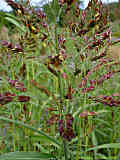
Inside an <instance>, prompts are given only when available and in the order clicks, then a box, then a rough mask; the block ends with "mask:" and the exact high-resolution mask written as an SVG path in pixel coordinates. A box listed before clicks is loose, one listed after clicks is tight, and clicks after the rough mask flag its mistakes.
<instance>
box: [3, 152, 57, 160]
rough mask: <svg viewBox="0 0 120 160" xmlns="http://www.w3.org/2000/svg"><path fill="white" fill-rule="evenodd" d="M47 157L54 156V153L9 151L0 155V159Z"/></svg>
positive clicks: (22, 159)
mask: <svg viewBox="0 0 120 160" xmlns="http://www.w3.org/2000/svg"><path fill="white" fill-rule="evenodd" d="M48 158H54V155H52V154H46V153H39V152H11V153H7V154H4V155H2V156H0V160H43V159H48Z"/></svg>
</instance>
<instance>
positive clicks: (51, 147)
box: [0, 0, 120, 160]
mask: <svg viewBox="0 0 120 160" xmlns="http://www.w3.org/2000/svg"><path fill="white" fill-rule="evenodd" d="M7 2H8V3H10V5H12V6H14V3H15V2H14V3H13V2H12V1H7ZM92 2H93V4H89V5H90V6H91V7H90V8H89V7H88V8H87V9H86V10H85V11H80V13H79V16H78V23H71V24H69V26H65V27H62V28H61V27H60V26H59V24H58V23H55V24H48V23H47V18H46V17H45V16H44V14H43V12H42V11H36V12H35V10H32V14H30V13H29V12H27V11H24V8H22V5H21V10H19V8H20V7H19V5H18V4H17V3H15V5H16V15H17V16H18V20H17V25H16V29H18V31H19V36H20V37H19V41H18V45H17V44H16V43H14V44H13V43H11V42H7V41H2V43H1V47H0V53H1V54H0V64H1V68H0V74H1V80H0V86H1V93H0V122H1V123H0V127H1V136H0V142H1V143H0V144H1V145H0V154H1V156H0V159H7V157H9V159H13V158H14V159H15V158H16V159H17V158H19V159H25V158H26V157H27V158H30V157H31V154H33V157H31V159H34V160H35V158H36V157H38V158H39V159H40V158H41V159H50V158H52V159H60V160H70V159H72V160H80V159H81V160H94V159H95V160H100V159H109V160H113V159H117V160H118V159H119V158H120V152H119V149H120V135H119V132H120V127H119V126H120V116H119V111H120V101H119V97H120V92H119V90H120V85H119V78H120V76H119V72H120V70H119V66H120V62H119V59H118V58H117V59H116V56H115V55H114V56H115V59H114V57H113V58H112V57H111V56H108V55H107V54H106V53H107V52H108V50H109V49H110V50H112V54H113V53H114V52H115V53H116V55H117V56H118V53H117V52H116V50H117V51H118V49H119V45H116V46H113V47H111V44H110V43H108V42H109V41H108V40H110V37H111V28H110V26H109V25H110V23H109V21H108V22H106V21H107V20H108V18H107V13H106V11H105V10H104V9H103V8H102V6H101V4H100V3H99V2H97V3H96V2H95V1H94V0H93V1H92ZM62 5H65V6H64V7H70V6H69V5H68V4H62ZM64 7H63V8H61V9H60V11H59V14H58V15H59V16H60V13H61V10H62V11H63V13H64V10H65V9H66V8H64ZM96 7H97V8H98V9H96ZM28 9H29V10H31V6H29V5H28ZM77 9H78V8H77ZM18 10H19V12H18ZM20 11H21V12H20ZM22 11H24V12H23V13H22ZM38 13H39V14H40V15H41V16H40V17H39V14H38ZM96 15H97V16H96ZM10 17H11V16H9V20H10ZM28 17H29V19H28ZM41 17H42V18H41ZM93 17H94V18H93ZM12 18H13V19H12V21H11V22H14V25H15V24H16V23H15V22H16V21H15V19H14V17H13V16H12ZM81 19H82V20H81ZM38 20H39V23H38ZM19 21H20V23H19V24H18V22H19ZM28 22H29V23H30V24H29V23H28ZM93 22H94V23H95V24H94V23H93ZM26 23H27V24H26ZM35 24H39V25H37V26H36V25H35ZM45 24H46V25H45ZM18 25H19V27H18ZM21 25H22V30H20V29H19V28H20V27H21ZM23 26H24V27H23ZM78 26H79V27H78ZM17 27H18V28H17ZM114 50H115V51H114ZM2 131H4V133H2ZM10 152H13V153H10ZM31 152H32V153H31ZM33 152H34V153H33ZM7 153H8V154H7ZM38 153H39V155H38ZM23 155H24V156H23Z"/></svg>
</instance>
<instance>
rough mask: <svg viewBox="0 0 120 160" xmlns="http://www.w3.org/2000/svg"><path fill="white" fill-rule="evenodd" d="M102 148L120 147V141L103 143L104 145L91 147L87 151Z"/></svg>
mask: <svg viewBox="0 0 120 160" xmlns="http://www.w3.org/2000/svg"><path fill="white" fill-rule="evenodd" d="M102 148H116V149H120V143H110V144H103V145H100V146H96V147H93V148H89V149H88V150H87V151H86V152H88V151H91V150H96V149H102Z"/></svg>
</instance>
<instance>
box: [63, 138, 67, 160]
mask: <svg viewBox="0 0 120 160" xmlns="http://www.w3.org/2000/svg"><path fill="white" fill-rule="evenodd" d="M63 145H64V155H65V160H68V156H67V143H66V141H65V140H64V139H63Z"/></svg>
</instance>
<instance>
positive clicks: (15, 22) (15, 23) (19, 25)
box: [5, 17, 25, 32]
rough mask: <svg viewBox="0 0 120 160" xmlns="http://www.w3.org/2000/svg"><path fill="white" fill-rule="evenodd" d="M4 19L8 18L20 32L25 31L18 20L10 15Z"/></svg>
mask: <svg viewBox="0 0 120 160" xmlns="http://www.w3.org/2000/svg"><path fill="white" fill-rule="evenodd" d="M5 19H6V20H8V21H9V22H11V23H12V24H14V25H15V26H16V27H18V28H19V29H20V30H21V31H22V32H25V28H24V27H23V26H22V25H21V24H20V23H19V22H17V21H16V20H15V19H13V18H11V17H6V18H5Z"/></svg>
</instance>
